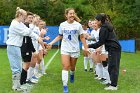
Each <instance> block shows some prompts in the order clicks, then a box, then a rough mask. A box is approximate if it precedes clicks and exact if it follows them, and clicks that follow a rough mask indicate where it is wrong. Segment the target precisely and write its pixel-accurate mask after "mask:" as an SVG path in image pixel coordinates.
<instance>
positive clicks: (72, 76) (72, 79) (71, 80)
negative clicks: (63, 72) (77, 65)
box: [70, 75, 74, 83]
mask: <svg viewBox="0 0 140 93" xmlns="http://www.w3.org/2000/svg"><path fill="white" fill-rule="evenodd" d="M70 82H71V83H73V82H74V75H70Z"/></svg>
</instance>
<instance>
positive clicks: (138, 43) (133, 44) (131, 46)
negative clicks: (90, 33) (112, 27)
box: [0, 26, 140, 52]
mask: <svg viewBox="0 0 140 93" xmlns="http://www.w3.org/2000/svg"><path fill="white" fill-rule="evenodd" d="M8 28H9V26H0V46H3V45H6V40H7V39H8ZM47 28H48V31H47V36H49V37H50V38H51V39H50V40H49V41H46V42H47V43H48V42H50V41H52V40H53V39H54V38H55V37H56V36H57V35H58V28H59V27H58V26H47ZM119 42H120V44H121V46H122V51H123V52H136V49H139V50H140V39H136V40H135V39H131V40H119ZM81 44H82V43H81V42H80V47H81V46H82V45H81ZM54 45H59V42H57V43H55V44H54Z"/></svg>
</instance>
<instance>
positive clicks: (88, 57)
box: [82, 20, 95, 72]
mask: <svg viewBox="0 0 140 93" xmlns="http://www.w3.org/2000/svg"><path fill="white" fill-rule="evenodd" d="M88 25H89V26H90V28H87V27H88ZM82 27H83V30H84V37H85V39H86V43H87V44H92V43H95V41H94V39H93V40H92V39H90V38H89V37H90V36H91V32H92V31H93V28H92V21H91V20H89V22H88V23H87V22H82ZM90 30H91V31H90ZM88 38H89V39H88ZM82 49H83V55H84V70H85V71H86V72H87V64H88V61H89V62H90V69H89V71H90V72H93V59H92V56H91V55H89V54H87V52H85V51H84V47H83V46H82ZM94 50H95V49H93V48H90V51H94Z"/></svg>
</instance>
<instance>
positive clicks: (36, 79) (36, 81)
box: [31, 76, 38, 84]
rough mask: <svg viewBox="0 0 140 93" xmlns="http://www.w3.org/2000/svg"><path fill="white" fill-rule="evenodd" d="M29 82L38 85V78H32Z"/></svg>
mask: <svg viewBox="0 0 140 93" xmlns="http://www.w3.org/2000/svg"><path fill="white" fill-rule="evenodd" d="M31 82H33V83H35V84H36V83H38V78H37V77H35V76H33V77H32V79H31Z"/></svg>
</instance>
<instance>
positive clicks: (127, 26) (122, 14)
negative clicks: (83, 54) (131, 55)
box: [0, 0, 140, 39]
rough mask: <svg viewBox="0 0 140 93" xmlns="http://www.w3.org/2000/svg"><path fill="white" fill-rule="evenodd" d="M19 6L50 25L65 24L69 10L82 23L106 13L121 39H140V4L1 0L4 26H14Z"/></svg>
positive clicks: (114, 0)
mask: <svg viewBox="0 0 140 93" xmlns="http://www.w3.org/2000/svg"><path fill="white" fill-rule="evenodd" d="M17 6H19V7H21V8H23V9H25V10H27V11H31V12H33V13H36V14H38V15H40V16H41V18H42V19H43V20H45V21H46V22H47V25H59V24H60V23H61V22H63V21H64V20H65V17H64V10H65V9H66V8H68V7H73V8H75V10H76V13H77V15H78V16H79V17H80V18H81V20H88V19H91V18H94V16H95V15H96V14H97V13H106V14H108V15H110V17H111V19H112V23H113V25H114V27H115V28H116V33H117V35H118V37H119V39H132V38H133V39H135V38H138V37H140V0H0V25H9V24H10V22H11V20H12V19H13V18H14V16H15V10H16V7H17Z"/></svg>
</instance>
